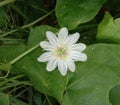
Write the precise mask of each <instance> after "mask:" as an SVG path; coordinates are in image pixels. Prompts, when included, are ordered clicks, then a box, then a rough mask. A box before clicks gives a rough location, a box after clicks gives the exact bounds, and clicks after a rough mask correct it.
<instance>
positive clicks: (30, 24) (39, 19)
mask: <svg viewBox="0 0 120 105" xmlns="http://www.w3.org/2000/svg"><path fill="white" fill-rule="evenodd" d="M53 12H54V10H52V11H50V12H49V13H47V14H46V15H44V16H42V17H40V18H38V19H37V20H35V21H33V22H31V23H29V24H27V25H24V26H22V27H19V28H18V29H14V30H11V31H9V32H7V33H4V34H2V35H0V38H1V37H5V36H7V35H8V34H11V33H13V32H16V31H18V30H20V29H24V28H28V27H30V26H32V25H34V24H36V23H37V22H39V21H41V20H42V19H44V18H46V17H47V16H49V15H50V14H52V13H53Z"/></svg>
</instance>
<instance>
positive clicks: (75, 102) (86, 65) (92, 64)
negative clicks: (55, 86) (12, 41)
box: [62, 44, 120, 105]
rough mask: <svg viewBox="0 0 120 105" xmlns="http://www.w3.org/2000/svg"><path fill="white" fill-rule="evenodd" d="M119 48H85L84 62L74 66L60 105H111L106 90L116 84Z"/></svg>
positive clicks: (102, 46) (119, 65) (96, 46)
mask: <svg viewBox="0 0 120 105" xmlns="http://www.w3.org/2000/svg"><path fill="white" fill-rule="evenodd" d="M119 49H120V45H115V44H95V45H91V46H89V47H87V50H86V53H87V55H88V60H87V62H83V63H77V67H76V72H75V73H73V74H72V75H71V78H70V79H69V83H68V85H67V86H68V87H67V88H66V92H65V95H64V98H63V103H62V105H111V104H110V102H109V90H110V89H111V88H112V87H113V86H114V85H116V84H117V83H118V82H119V81H120V69H119V68H120V59H119V57H120V53H119Z"/></svg>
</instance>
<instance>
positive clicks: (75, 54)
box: [70, 51, 87, 61]
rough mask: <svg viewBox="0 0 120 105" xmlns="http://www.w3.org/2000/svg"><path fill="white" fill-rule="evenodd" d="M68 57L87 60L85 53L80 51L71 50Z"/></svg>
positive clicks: (75, 59)
mask: <svg viewBox="0 0 120 105" xmlns="http://www.w3.org/2000/svg"><path fill="white" fill-rule="evenodd" d="M70 57H71V59H73V60H74V61H86V60H87V55H86V54H85V53H81V52H77V51H72V52H71V54H70Z"/></svg>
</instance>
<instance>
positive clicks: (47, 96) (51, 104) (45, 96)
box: [45, 94, 52, 105]
mask: <svg viewBox="0 0 120 105" xmlns="http://www.w3.org/2000/svg"><path fill="white" fill-rule="evenodd" d="M45 97H46V99H47V101H48V104H49V105H52V104H51V102H50V100H49V98H48V96H47V95H46V94H45Z"/></svg>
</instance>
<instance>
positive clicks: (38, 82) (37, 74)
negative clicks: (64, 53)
mask: <svg viewBox="0 0 120 105" xmlns="http://www.w3.org/2000/svg"><path fill="white" fill-rule="evenodd" d="M46 31H53V32H55V31H56V32H57V29H55V28H53V27H50V26H40V27H37V28H35V29H34V30H32V32H31V34H30V36H29V39H28V50H29V48H31V47H34V46H36V45H38V44H39V43H40V42H41V41H44V40H46V36H45V32H46ZM41 53H43V49H41V48H40V47H38V48H37V49H35V50H34V51H32V52H31V53H29V54H28V55H26V56H25V57H23V58H22V59H21V60H19V61H18V62H17V63H15V64H14V66H16V67H18V68H20V69H21V70H22V71H23V72H24V73H26V74H27V75H28V77H29V78H30V80H31V82H32V84H33V86H34V87H35V88H36V89H37V90H38V91H40V92H42V93H44V94H47V95H50V96H53V97H55V98H56V99H57V100H58V101H59V102H61V100H62V98H63V93H64V90H65V88H66V84H67V83H66V82H67V78H66V77H63V76H61V75H60V73H59V72H58V70H54V71H53V72H48V71H47V70H46V64H45V63H40V62H38V61H37V58H38V57H39V56H40V55H41Z"/></svg>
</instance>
